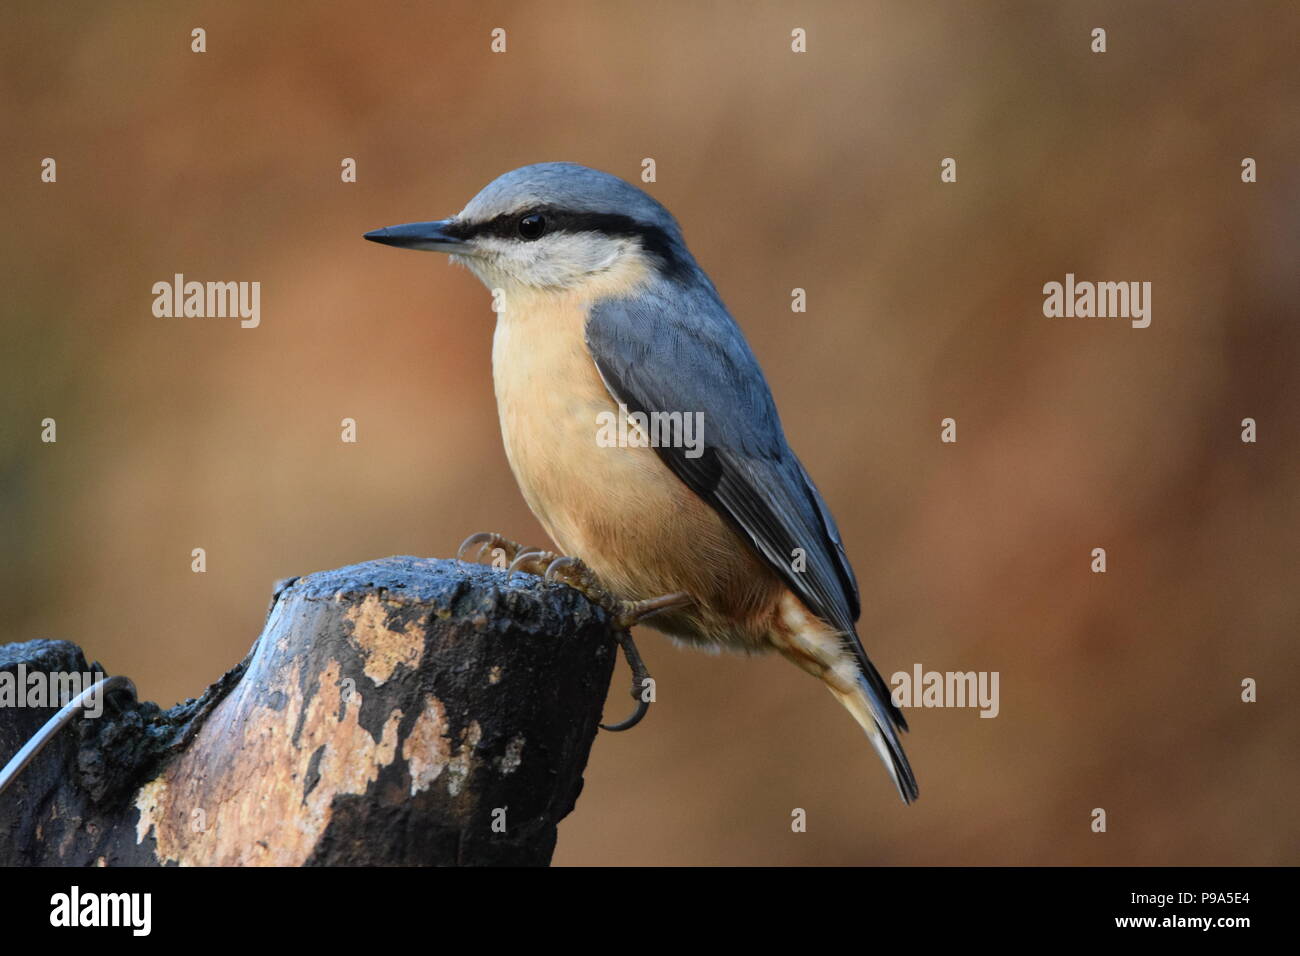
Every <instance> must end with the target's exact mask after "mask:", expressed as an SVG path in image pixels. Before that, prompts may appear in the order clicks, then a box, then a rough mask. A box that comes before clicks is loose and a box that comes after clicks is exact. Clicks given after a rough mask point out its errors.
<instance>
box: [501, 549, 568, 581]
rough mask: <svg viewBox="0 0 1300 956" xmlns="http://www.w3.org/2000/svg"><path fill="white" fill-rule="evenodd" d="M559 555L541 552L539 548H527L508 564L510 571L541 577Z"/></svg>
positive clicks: (551, 552)
mask: <svg viewBox="0 0 1300 956" xmlns="http://www.w3.org/2000/svg"><path fill="white" fill-rule="evenodd" d="M557 557H559V555H557V554H555V552H553V551H543V550H541V549H540V548H529V549H526V550H524V551H521V552H519V554H517V555H515V559H514V560H513V561H511V562H510V570H511V571H512V572H513V571H524V572H526V573H528V574H535V575H537V576H538V577H541V576H542V575H544V574H545V573H546V569H547V568H548V567H550V565H551V563H552V562H553V561H555V559H556V558H557Z"/></svg>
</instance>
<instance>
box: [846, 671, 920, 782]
mask: <svg viewBox="0 0 1300 956" xmlns="http://www.w3.org/2000/svg"><path fill="white" fill-rule="evenodd" d="M867 666H868V667H870V666H871V665H870V664H868V665H867ZM877 680H878V681H879V676H878V675H877ZM880 683H881V684H883V683H884V682H883V681H880ZM826 686H827V688H828V689H829V690H830V692H831V694H832V695H833V696H834V697H835V699H836V700H838V701H839V702H840V703H841V704H843V705H844V709H845V710H847V711H848V712H849V713H850V714H852V715H853V719H854V720H856V721H857V722H858V724H859V725H860V726H861V727H862V729H863V730H865V731H866V732H867V737H868V739H870V741H871V746H873V747H875V748H876V753H878V754H880V759H881V760H882V761H883V762H884V764H885V768H886V769H887V770H888V771H889V775H890V776H891V777H893V778H894V786H896V787H898V795H899V796H900V797H902V798H903V802H904V803H911V802H912V801H913V800H915V799H916V798H917V796H918V795H919V793H920V791H919V790H918V789H917V786H916V775H915V774H913V773H912V765H911V764H910V763H908V762H907V754H905V753H903V744H902V742H901V741H900V740H899V739H898V731H899V727H898V726H896V724H895V720H894V716H893V701H891V700H890V699H889V698H888V697H884V698H882V697H881V695H880V691H879V690H878V689H877V688H876V687H874V686H873V685H872V683H871V682H870V681H869V679H868V677H867V676H866V675H863V676H862V677H861V679H859V681H858V683H857V684H856V685H855V686H854V687H853V688H852V690H849V691H841V690H840V689H839V688H837V687H833V686H831V685H830V684H827V685H826ZM902 726H903V727H904V728H905V727H906V726H907V725H906V724H902Z"/></svg>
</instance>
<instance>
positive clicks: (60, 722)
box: [0, 675, 135, 795]
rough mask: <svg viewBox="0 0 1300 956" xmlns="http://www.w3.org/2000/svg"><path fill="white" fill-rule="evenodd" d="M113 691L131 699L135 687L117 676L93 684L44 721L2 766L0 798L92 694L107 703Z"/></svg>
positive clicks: (79, 712)
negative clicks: (97, 695)
mask: <svg viewBox="0 0 1300 956" xmlns="http://www.w3.org/2000/svg"><path fill="white" fill-rule="evenodd" d="M116 690H126V691H129V692H130V694H131V697H132V698H134V697H135V684H133V683H131V680H130V678H127V677H122V676H120V675H118V676H116V677H105V678H104V679H103V680H101V681H96V682H95V683H93V684H91V685H90V686H89V687H87V688H86V689H85V690H83V691H82V692H81V693H80V694H78V695H77V696H76V697H74V698H72V700H70V701H68V703H66V704H64V705H63V708H62V709H61V710H60V711H59V712H58V713H57V714H55V715H54V716H53V717H51V718H50V719H49V720H47V721H46V722H45V725H44V726H43V727H41V729H40V730H38V731H36V733H35V734H33V735H32V738H31V740H29V741H27V743H25V744H23V746H22V749H20V750H19V751H18V753H16V754H14V755H13V759H12V760H10V761H9V762H8V763H7V764H5V768H4V769H3V770H0V795H3V794H4V792H5V790H6V789H8V787H9V785H10V784H11V783H13V782H14V780H15V779H16V778H17V777H18V775H19V774H20V773H22V772H23V768H24V767H26V766H27V765H28V764H29V763H31V762H32V758H33V757H35V756H36V755H37V754H38V753H40V752H41V750H42V749H43V748H44V747H45V745H46V744H48V743H49V742H50V741H51V740H53V739H54V735H55V734H57V733H58V732H59V731H60V730H62V729H63V728H64V727H66V726H67V725H68V724H70V723H72V721H73V719H74V718H76V717H78V716H80V714H81V711H82V710H83V709H84V708H85V706H86V703H87V702H88V701H89V700H90V699H91V698H92V697H93V696H94V695H95V694H97V693H99V694H103V695H104V697H105V699H107V697H108V695H109V694H111V693H112V692H113V691H116Z"/></svg>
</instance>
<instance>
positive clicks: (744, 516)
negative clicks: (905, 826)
mask: <svg viewBox="0 0 1300 956" xmlns="http://www.w3.org/2000/svg"><path fill="white" fill-rule="evenodd" d="M586 339H587V347H588V348H589V349H590V351H591V355H592V358H593V359H594V360H595V362H596V366H597V368H598V369H599V371H600V374H601V377H602V378H603V379H604V381H605V384H606V386H607V387H608V388H609V390H610V392H611V394H612V395H613V396H614V397H615V399H617V400H618V401H620V402H622V403H623V404H624V405H626V406H627V407H628V409H629V410H630V411H639V412H643V413H647V414H648V413H652V412H682V413H694V412H703V415H704V418H703V424H704V428H703V439H704V440H703V452H702V454H699V455H698V457H691V456H690V455H689V454H688V451H690V450H689V449H686V448H667V447H660V448H657V449H656V451H657V452H658V454H659V456H660V458H661V459H662V460H663V461H664V463H665V464H667V465H668V467H669V468H670V469H671V470H672V471H673V473H674V474H676V475H677V477H678V478H680V479H681V480H682V481H683V482H685V483H686V485H687V486H688V487H689V488H690V489H691V490H692V491H694V492H695V493H696V494H697V495H699V496H700V497H701V498H703V499H704V500H705V501H706V502H708V503H709V505H711V506H712V507H713V508H714V509H715V510H717V511H718V512H719V513H720V514H721V515H722V516H723V517H724V518H726V519H727V520H728V521H729V522H730V523H731V525H732V526H733V527H734V528H736V529H737V530H738V531H739V532H740V533H741V534H742V535H743V536H744V537H745V538H746V539H747V540H748V541H749V542H750V543H751V544H752V545H753V546H754V548H755V550H757V551H758V553H759V554H761V555H762V556H763V558H764V559H765V560H766V561H767V563H768V565H769V566H770V567H771V568H772V569H773V570H774V571H775V572H776V573H777V574H778V575H780V577H781V578H782V579H783V580H784V581H785V583H786V584H787V585H788V586H789V587H790V589H791V590H792V591H793V592H794V593H795V594H796V595H797V596H798V597H799V598H800V600H802V601H803V602H804V604H805V605H806V606H807V607H808V609H809V610H811V611H812V612H813V613H814V614H816V615H817V616H819V617H821V618H822V619H823V620H825V621H827V622H828V623H829V624H830V625H831V626H833V627H835V628H836V629H837V630H840V631H842V632H843V633H844V634H845V635H846V640H849V641H850V642H851V644H852V649H853V651H854V653H855V656H856V657H857V658H858V659H859V662H860V663H861V664H862V667H863V671H864V675H865V676H866V677H867V680H868V682H869V683H870V684H871V685H872V686H873V688H874V689H875V690H876V691H877V693H878V695H879V696H880V697H881V698H882V699H883V700H884V701H889V689H888V687H887V686H886V685H885V683H884V681H883V680H882V679H881V678H880V675H879V673H878V672H877V671H876V669H875V668H874V667H873V666H872V665H871V663H870V661H868V660H867V657H866V653H865V651H864V650H863V648H862V644H861V642H860V641H859V639H858V637H857V634H856V631H855V629H854V623H855V622H856V621H857V619H858V616H859V614H860V605H859V598H858V587H857V581H856V579H855V578H854V575H853V569H852V568H851V567H850V566H849V562H848V558H847V556H846V555H845V552H844V546H843V543H842V541H841V539H840V533H839V529H838V528H837V527H836V525H835V521H834V519H833V518H832V517H831V514H830V510H829V509H828V508H827V507H826V504H825V502H824V501H823V500H822V497H821V494H820V493H819V492H818V491H817V488H816V486H815V485H814V484H813V482H812V480H811V479H810V478H809V477H808V473H807V471H806V470H805V469H804V467H803V465H802V464H801V463H800V462H799V459H798V458H796V457H795V454H794V452H793V451H791V450H790V447H789V445H788V444H787V443H786V440H785V435H784V432H783V431H782V428H781V421H780V418H779V417H778V415H777V412H776V406H775V404H774V402H773V401H772V394H771V391H770V390H769V389H768V386H767V381H766V379H764V377H763V373H762V370H761V369H760V368H759V366H758V361H757V360H756V359H755V358H754V355H753V352H752V351H751V350H750V348H749V344H748V343H747V342H746V341H745V338H744V336H743V335H742V334H741V332H740V329H739V328H738V327H737V326H736V324H735V322H734V321H733V320H732V318H731V316H730V315H729V314H728V313H727V311H726V309H725V308H724V307H723V305H722V303H721V301H720V300H719V299H718V298H717V296H716V294H715V293H714V292H713V290H712V287H711V286H708V285H707V284H700V285H695V286H691V287H684V286H682V285H681V284H678V283H672V282H668V281H665V282H661V283H653V284H652V285H651V286H650V287H649V289H648V290H647V291H646V292H644V293H642V294H638V295H637V296H636V297H635V298H627V299H618V300H610V301H606V302H602V303H600V304H599V305H597V306H595V307H594V308H593V309H592V311H591V314H590V316H589V318H588V320H587V327H586ZM800 556H802V560H799V558H800ZM796 568H802V569H801V570H796ZM890 710H892V711H894V713H893V717H894V719H895V723H897V724H898V725H899V727H900V728H902V729H906V723H905V722H904V721H903V718H902V715H901V714H899V713H898V712H897V710H896V709H895V708H893V707H892V704H891V705H890Z"/></svg>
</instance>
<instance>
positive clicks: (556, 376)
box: [364, 162, 919, 803]
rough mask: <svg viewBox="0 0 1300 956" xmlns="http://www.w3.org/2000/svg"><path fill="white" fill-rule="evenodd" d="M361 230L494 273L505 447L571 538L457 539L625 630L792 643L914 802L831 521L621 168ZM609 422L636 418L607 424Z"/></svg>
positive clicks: (663, 220)
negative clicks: (499, 556) (687, 430)
mask: <svg viewBox="0 0 1300 956" xmlns="http://www.w3.org/2000/svg"><path fill="white" fill-rule="evenodd" d="M364 238H365V239H368V240H370V241H372V242H377V243H381V244H384V245H389V246H395V247H398V248H405V249H417V250H424V251H434V252H442V253H446V254H448V255H450V257H451V260H452V262H453V263H456V264H458V265H461V266H464V267H466V268H468V270H469V271H470V272H472V273H473V274H474V275H475V276H476V277H477V278H478V279H479V280H480V281H481V282H482V283H483V284H484V285H485V286H487V288H488V289H489V290H492V295H493V300H494V302H493V308H494V310H495V311H496V328H495V332H494V335H493V342H492V377H493V385H494V389H495V393H496V401H497V411H498V418H499V421H500V426H501V434H502V440H503V443H504V445H505V451H506V457H507V459H508V461H509V464H510V468H511V470H512V471H513V473H514V476H515V479H516V481H517V482H518V485H519V488H520V491H521V492H522V494H523V497H524V499H525V500H526V502H527V503H528V505H529V507H530V509H531V510H532V512H533V514H534V515H535V516H536V517H537V519H538V521H539V522H540V524H541V525H542V527H543V528H544V529H545V531H546V533H547V534H548V535H549V536H550V538H551V539H552V541H553V542H554V543H555V545H556V546H557V547H558V548H559V549H560V550H559V552H558V553H557V552H552V551H548V550H543V549H528V548H523V547H522V546H520V545H517V544H515V543H514V542H513V541H511V540H510V539H508V538H505V537H504V536H503V535H500V534H497V533H480V534H476V535H472V536H470V538H468V539H466V541H465V544H464V545H463V546H462V549H461V556H463V555H464V554H465V553H466V551H467V549H468V550H470V551H473V549H474V548H477V549H478V550H477V554H478V556H480V557H481V556H482V553H483V551H484V549H486V548H489V547H490V548H492V549H493V550H494V551H495V550H496V549H500V551H501V552H502V553H504V555H505V556H506V557H508V558H510V559H511V564H510V567H511V568H513V569H516V570H532V571H534V572H535V573H539V574H545V576H546V577H548V578H551V579H557V580H561V581H564V582H566V583H570V584H572V585H573V586H575V587H577V588H579V589H580V590H583V591H584V593H587V594H588V595H589V596H591V597H593V600H598V601H599V602H600V603H601V604H602V606H604V607H606V609H607V610H610V611H611V613H613V614H614V615H615V620H616V622H617V623H618V624H619V625H620V627H622V629H623V630H624V631H626V630H627V629H628V628H629V627H630V626H631V625H633V624H639V623H644V624H645V625H646V626H648V627H651V628H653V629H655V630H657V631H660V632H662V633H664V634H666V635H668V636H669V637H670V638H672V639H673V640H674V641H675V642H677V643H679V644H684V645H693V646H697V647H701V648H703V649H708V650H719V649H724V650H733V651H739V652H742V653H750V654H756V653H762V652H767V651H775V652H777V653H779V654H781V655H782V656H784V657H785V658H787V659H788V660H790V661H792V662H793V663H794V664H795V665H797V666H798V667H799V668H801V669H802V670H804V671H806V672H808V673H810V674H812V675H813V676H814V677H817V678H818V679H820V680H821V681H822V682H823V683H824V684H825V685H826V687H827V688H828V689H829V690H830V692H831V694H832V695H833V696H834V697H835V699H836V700H838V701H839V702H840V704H842V705H843V706H844V707H845V708H846V709H847V710H848V711H849V713H850V714H851V715H852V716H853V718H854V719H855V720H856V721H857V723H858V724H859V725H860V726H861V727H862V729H863V730H864V731H865V732H866V735H867V737H868V739H869V740H870V742H871V744H872V746H873V747H874V748H875V750H876V752H877V753H878V754H879V756H880V758H881V760H882V761H883V763H884V765H885V767H886V769H887V770H888V771H889V773H890V776H891V778H892V780H893V782H894V784H895V786H896V787H897V789H898V793H899V795H900V796H901V797H902V799H903V802H904V803H911V802H912V801H914V800H915V799H916V798H917V795H918V792H919V791H918V788H917V783H916V776H915V774H914V773H913V771H912V767H911V765H910V764H909V762H908V759H907V756H906V754H905V753H904V751H903V747H902V744H901V741H900V734H901V733H902V732H904V731H906V730H907V722H906V720H905V719H904V717H903V714H902V712H901V711H900V710H899V708H898V707H897V706H895V703H894V701H893V700H892V699H891V696H890V692H889V686H888V685H887V684H886V683H885V681H884V679H883V678H882V677H881V675H880V673H879V671H877V670H876V668H875V666H874V665H873V664H872V662H871V661H870V660H869V659H868V657H867V654H866V651H865V649H864V647H863V644H862V641H861V639H860V637H859V636H858V633H857V628H856V624H857V621H858V619H859V617H860V615H861V603H860V598H859V592H858V583H857V579H856V577H855V575H854V572H853V568H852V566H851V565H850V563H849V559H848V555H847V553H846V551H845V547H844V543H843V540H842V538H841V535H840V531H839V529H838V527H837V526H836V524H835V519H834V518H833V517H832V515H831V511H830V508H829V507H828V506H827V504H826V501H825V499H824V498H823V497H822V495H821V493H820V492H819V491H818V490H817V486H816V485H815V484H814V483H813V480H812V477H811V476H810V475H809V474H808V471H807V470H806V469H805V468H804V466H803V465H802V463H801V462H800V461H799V459H798V458H797V457H796V456H795V453H794V452H793V451H792V450H791V448H790V445H789V443H788V442H787V440H786V436H785V432H784V429H783V428H782V425H781V420H780V417H779V415H778V413H777V409H776V404H775V402H774V400H773V398H772V393H771V390H770V389H769V387H768V384H767V380H766V379H765V377H764V375H763V372H762V369H761V368H760V367H759V363H758V360H757V359H756V358H755V356H754V353H753V351H752V350H751V348H750V346H749V344H748V342H747V341H746V339H745V336H744V334H743V333H742V332H741V330H740V327H739V326H738V325H737V323H736V321H735V320H734V319H733V318H732V316H731V314H730V312H728V310H727V308H726V306H725V305H724V304H723V302H722V298H721V296H720V295H719V293H718V291H717V289H716V288H715V286H714V284H713V282H712V281H711V280H710V278H709V276H708V275H707V274H706V273H705V271H704V270H703V269H702V268H701V267H700V266H699V265H698V264H697V262H696V261H695V258H694V257H693V256H692V254H691V252H690V251H689V249H688V248H687V245H686V241H685V239H684V237H683V234H682V231H681V228H680V227H679V225H678V223H677V220H676V219H674V217H673V216H672V214H671V213H669V211H668V210H667V209H666V208H665V207H664V206H663V205H662V204H660V203H659V202H658V201H657V200H656V199H655V198H654V197H652V196H651V195H649V194H648V193H647V192H645V191H644V190H642V189H640V188H639V187H637V186H635V185H632V184H631V183H628V182H626V181H625V180H623V179H621V178H619V177H618V176H615V175H612V174H610V173H606V172H603V171H600V170H597V169H593V168H590V167H587V166H582V165H579V164H576V163H569V162H546V163H537V164H533V165H528V166H523V167H520V168H518V169H515V170H512V171H510V172H507V173H505V174H503V175H501V176H499V177H498V178H497V179H495V180H493V181H492V182H491V183H489V184H488V185H487V186H485V187H484V188H483V189H482V190H481V191H480V192H479V193H478V194H477V195H476V196H474V197H473V198H472V199H471V200H470V201H469V203H468V204H467V205H466V206H465V207H464V208H463V209H462V210H461V211H460V212H459V213H457V214H456V215H454V216H452V217H451V218H448V219H440V220H434V221H424V222H409V223H404V224H402V225H394V226H387V227H384V228H381V229H375V230H373V231H371V232H367V233H365V234H364ZM611 416H621V417H616V418H612V417H611ZM674 416H676V417H674ZM615 420H616V421H619V422H631V423H633V424H632V425H631V426H630V427H628V428H626V429H625V430H624V432H621V433H620V440H618V441H610V440H608V437H609V436H608V435H606V436H605V437H606V439H607V440H603V441H602V440H599V438H600V434H599V433H600V429H599V428H598V424H600V425H601V427H604V426H606V425H608V424H609V423H610V422H611V421H615ZM683 421H684V422H698V423H699V424H700V425H701V427H700V429H699V434H698V435H696V436H694V438H695V441H694V442H688V441H686V440H685V439H684V437H683V434H682V433H683V429H682V428H680V427H677V428H674V427H673V426H675V425H676V423H678V422H683ZM651 422H652V423H654V424H656V425H663V426H665V427H663V428H662V429H660V428H648V427H647V423H651ZM623 435H627V436H630V437H628V439H627V440H623V439H622V437H621V436H623ZM665 437H666V439H667V440H665ZM656 439H657V440H656ZM629 641H630V636H629ZM623 646H624V650H625V651H626V652H627V655H628V661H629V664H630V665H631V666H632V670H633V673H634V675H639V674H642V673H644V663H643V662H642V661H641V659H640V657H639V655H636V654H635V645H632V644H630V643H625V644H624V645H623ZM637 695H638V688H637V685H636V684H634V686H633V696H634V697H637ZM639 699H642V700H643V699H644V695H642V696H641V697H640V698H639ZM643 712H644V711H643V710H641V711H639V712H638V714H637V715H634V718H633V719H631V720H629V721H625V722H624V724H621V725H618V726H614V727H609V728H607V729H623V727H624V726H627V725H630V724H631V723H633V722H635V720H636V719H639V714H640V713H643Z"/></svg>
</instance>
